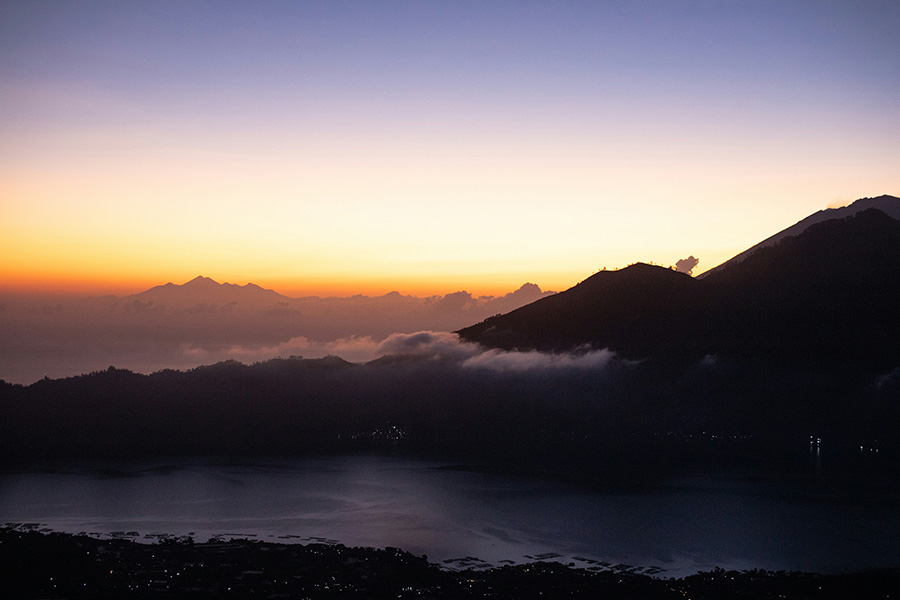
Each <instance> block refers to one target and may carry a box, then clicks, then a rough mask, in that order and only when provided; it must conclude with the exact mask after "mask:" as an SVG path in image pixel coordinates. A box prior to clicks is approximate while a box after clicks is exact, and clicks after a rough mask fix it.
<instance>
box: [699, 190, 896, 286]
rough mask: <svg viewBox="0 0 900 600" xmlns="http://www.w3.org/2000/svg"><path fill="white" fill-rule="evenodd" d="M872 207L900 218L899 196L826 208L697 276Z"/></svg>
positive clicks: (710, 273)
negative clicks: (810, 228)
mask: <svg viewBox="0 0 900 600" xmlns="http://www.w3.org/2000/svg"><path fill="white" fill-rule="evenodd" d="M870 208H874V209H877V210H880V211H881V212H883V213H884V214H886V215H888V216H889V217H891V218H893V219H898V220H900V198H897V197H895V196H888V195H883V196H878V197H876V198H860V199H859V200H857V201H856V202H853V203H852V204H850V205H848V206H844V207H841V208H826V209H823V210H819V211H816V212H814V213H813V214H811V215H809V216H808V217H806V218H805V219H802V220H801V221H798V222H797V223H794V224H793V225H791V226H790V227H788V228H787V229H783V230H782V231H779V232H778V233H776V234H774V235H772V236H769V237H768V238H766V239H764V240H763V241H761V242H759V243H758V244H755V245H754V246H751V247H750V248H747V249H746V250H744V251H743V252H741V253H740V254H738V255H736V256H734V257H732V258H730V259H728V260H727V261H725V262H724V263H722V264H721V265H719V266H717V267H713V268H712V269H710V270H708V271H706V272H705V273H701V274H700V275H698V276H697V278H698V279H704V278H706V277H709V276H710V275H712V274H713V273H717V272H719V271H721V270H723V269H725V268H727V267H729V266H732V265H736V264H737V263H740V262H741V261H743V260H744V259H746V258H748V257H749V256H750V255H752V254H753V253H754V252H756V251H757V250H760V249H761V248H766V247H769V246H773V245H774V244H776V243H778V242H779V241H781V240H783V239H784V238H786V237H790V236H796V235H800V234H801V233H803V232H804V231H806V230H807V229H808V228H809V227H811V226H813V225H815V224H817V223H823V222H825V221H829V220H832V219H844V218H846V217H850V216H853V215H855V214H856V213H858V212H862V211H864V210H868V209H870Z"/></svg>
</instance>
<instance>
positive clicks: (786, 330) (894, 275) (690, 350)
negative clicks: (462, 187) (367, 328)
mask: <svg viewBox="0 0 900 600" xmlns="http://www.w3.org/2000/svg"><path fill="white" fill-rule="evenodd" d="M898 306H900V221H898V220H895V219H892V218H891V217H889V216H887V215H886V214H885V213H883V212H882V211H880V210H876V209H868V210H864V211H861V212H859V213H857V214H855V215H854V216H851V217H847V218H844V219H829V220H827V221H825V222H822V223H819V224H815V225H813V226H811V227H809V228H807V230H806V231H804V232H803V233H802V234H800V235H798V236H791V237H786V238H784V239H783V240H781V241H780V242H778V243H776V244H775V245H772V246H769V247H765V248H761V249H759V250H758V251H756V252H754V253H753V254H752V255H750V256H748V257H747V258H746V259H745V260H743V261H741V262H738V263H735V264H732V265H729V266H728V267H727V268H725V269H722V270H721V271H719V272H717V273H714V274H710V275H709V276H708V277H706V278H704V279H703V280H696V279H692V278H690V277H688V276H687V275H682V274H679V273H675V272H673V271H670V270H667V269H663V268H660V267H651V266H648V265H641V264H638V265H633V266H631V267H628V268H626V269H623V270H621V271H606V272H601V273H597V274H596V275H594V276H592V277H590V278H588V279H587V280H585V281H584V282H582V283H581V284H579V285H577V286H575V287H573V288H571V289H570V290H567V291H565V292H561V293H559V294H557V295H556V296H553V297H550V298H545V299H543V300H540V301H538V302H535V303H533V304H530V305H527V306H525V307H522V308H520V309H519V310H516V311H513V312H511V313H509V314H507V315H502V316H498V317H494V318H491V319H488V320H486V321H484V322H482V323H479V324H477V325H474V326H472V327H467V328H465V329H462V330H460V331H459V332H458V333H459V335H460V336H461V337H462V338H463V339H464V340H468V341H475V342H479V343H481V344H483V345H485V346H489V347H500V348H519V349H528V348H537V349H542V350H571V349H575V348H578V347H579V346H581V345H585V344H587V345H590V346H593V347H608V348H610V349H611V350H614V351H615V352H617V353H619V354H621V355H623V356H625V357H627V358H636V359H642V358H647V357H657V358H666V359H673V358H697V357H699V356H703V355H705V354H727V355H735V356H742V357H744V358H753V359H759V358H760V357H770V358H772V359H791V360H794V361H822V360H826V361H836V360H850V361H855V362H860V363H862V362H866V363H869V364H871V366H872V367H873V368H875V367H878V368H883V367H887V368H890V366H891V365H893V366H896V365H897V364H900V349H898V347H900V344H897V343H896V340H897V339H898V337H900V311H898V310H897V307H898Z"/></svg>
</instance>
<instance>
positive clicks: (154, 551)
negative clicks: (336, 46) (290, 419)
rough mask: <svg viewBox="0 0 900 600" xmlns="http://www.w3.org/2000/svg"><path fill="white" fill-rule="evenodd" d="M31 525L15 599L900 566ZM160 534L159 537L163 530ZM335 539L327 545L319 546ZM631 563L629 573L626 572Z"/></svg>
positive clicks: (575, 582) (726, 581)
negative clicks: (639, 567) (773, 564)
mask: <svg viewBox="0 0 900 600" xmlns="http://www.w3.org/2000/svg"><path fill="white" fill-rule="evenodd" d="M37 528H39V525H38V524H21V525H19V526H16V527H10V526H9V525H6V526H0V569H2V572H0V578H2V580H3V586H4V589H6V590H8V591H9V592H10V593H11V597H16V598H62V597H85V598H87V597H92V598H98V597H99V598H107V597H108V598H112V597H120V596H121V595H122V594H125V593H129V595H130V596H132V597H141V598H143V597H160V596H164V597H167V598H179V597H194V598H197V597H200V598H204V597H222V596H228V597H257V596H262V597H265V596H277V595H280V594H286V595H290V596H293V595H299V594H302V595H304V596H306V597H310V598H398V597H399V598H410V597H430V598H461V597H467V598H473V597H517V598H537V597H544V598H546V597H559V596H568V597H584V598H595V597H605V596H607V595H611V596H614V597H619V598H625V599H629V598H649V599H653V598H660V599H662V598H666V599H668V598H683V597H685V596H690V597H724V596H727V595H733V594H745V595H749V596H748V597H787V598H819V599H822V598H846V597H855V598H866V599H868V598H873V599H874V598H885V597H887V596H888V595H889V594H890V593H891V592H896V590H897V589H900V567H898V568H893V569H880V570H873V571H864V572H854V573H845V574H839V575H822V574H817V573H803V572H785V571H778V572H774V571H763V570H751V571H725V570H723V569H718V568H717V569H714V570H712V571H704V572H701V573H697V574H695V575H690V576H686V577H681V578H677V579H676V578H668V579H666V578H662V577H653V576H651V575H648V574H645V573H639V572H631V571H629V570H620V571H610V570H606V571H593V570H590V569H584V568H579V567H576V566H574V564H573V563H571V562H570V563H569V564H563V563H562V562H558V559H560V558H564V557H561V556H549V555H548V556H542V557H538V556H536V557H533V558H536V559H541V558H543V559H545V560H537V561H535V562H531V563H526V564H517V565H503V566H491V567H490V568H485V569H477V568H470V565H469V564H468V563H467V562H466V560H467V559H474V557H466V558H465V559H460V560H461V561H463V562H456V563H454V564H458V565H459V566H461V567H464V568H461V569H458V570H449V569H445V568H442V567H441V565H439V564H435V563H431V562H429V561H428V558H427V557H426V556H416V555H414V554H411V553H409V552H405V551H403V550H401V549H398V548H383V549H376V548H361V547H355V548H354V547H347V546H344V545H343V544H340V543H309V544H300V543H280V542H270V541H262V540H256V539H247V538H231V539H227V540H226V539H224V538H223V539H218V540H210V541H208V542H195V541H194V540H193V539H191V538H174V537H169V538H166V537H159V538H158V540H157V541H156V542H154V543H138V542H136V541H134V540H131V539H128V535H127V534H128V533H134V532H124V533H125V534H126V535H124V536H119V537H110V538H109V539H97V538H94V537H90V536H85V535H75V534H66V533H60V532H53V531H41V530H40V529H37ZM160 535H164V534H160ZM326 542H334V540H326ZM624 566H628V565H624Z"/></svg>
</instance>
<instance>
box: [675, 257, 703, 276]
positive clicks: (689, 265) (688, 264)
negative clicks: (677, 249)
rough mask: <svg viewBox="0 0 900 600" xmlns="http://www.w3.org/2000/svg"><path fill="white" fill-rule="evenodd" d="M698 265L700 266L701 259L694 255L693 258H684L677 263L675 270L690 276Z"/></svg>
mask: <svg viewBox="0 0 900 600" xmlns="http://www.w3.org/2000/svg"><path fill="white" fill-rule="evenodd" d="M698 264H700V259H699V258H694V255H693V254H692V255H691V256H688V257H687V258H682V259H681V260H679V261H678V262H676V263H675V270H676V271H678V272H679V273H687V274H688V275H690V274H691V271H693V270H694V267H696V266H697V265H698Z"/></svg>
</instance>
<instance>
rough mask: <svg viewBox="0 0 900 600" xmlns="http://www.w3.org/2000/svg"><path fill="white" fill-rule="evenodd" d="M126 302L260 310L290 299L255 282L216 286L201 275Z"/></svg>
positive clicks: (142, 293)
mask: <svg viewBox="0 0 900 600" xmlns="http://www.w3.org/2000/svg"><path fill="white" fill-rule="evenodd" d="M125 300H130V301H134V300H137V301H139V302H153V303H154V305H161V306H167V307H172V308H187V307H192V306H196V305H208V306H212V305H218V306H224V305H236V306H238V307H239V308H260V307H267V306H272V305H275V304H277V303H278V302H283V301H286V300H290V298H288V297H287V296H282V295H281V294H279V293H278V292H276V291H274V290H269V289H265V288H262V287H260V286H258V285H256V284H254V283H248V284H246V285H237V284H233V283H218V282H217V281H214V280H213V279H210V278H209V277H203V276H202V275H201V276H198V277H195V278H194V279H191V280H190V281H188V282H187V283H184V284H181V285H178V284H174V283H171V282H170V283H167V284H165V285H158V286H155V287H152V288H150V289H149V290H147V291H144V292H141V293H139V294H134V295H132V296H127V297H126V298H125Z"/></svg>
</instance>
